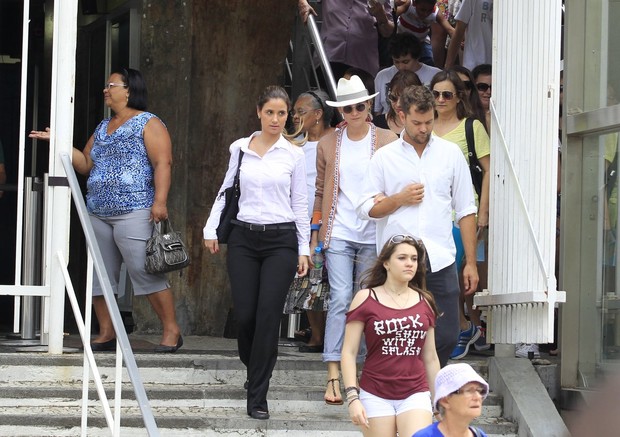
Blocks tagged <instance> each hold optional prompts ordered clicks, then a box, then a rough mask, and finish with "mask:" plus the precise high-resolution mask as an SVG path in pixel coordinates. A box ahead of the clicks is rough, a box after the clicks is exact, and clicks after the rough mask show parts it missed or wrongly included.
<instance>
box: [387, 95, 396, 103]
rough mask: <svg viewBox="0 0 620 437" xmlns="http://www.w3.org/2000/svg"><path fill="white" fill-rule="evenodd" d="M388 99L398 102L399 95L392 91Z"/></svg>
mask: <svg viewBox="0 0 620 437" xmlns="http://www.w3.org/2000/svg"><path fill="white" fill-rule="evenodd" d="M388 99H390V101H392V102H394V103H396V102H398V96H397V95H395V94H392V93H390V94H388Z"/></svg>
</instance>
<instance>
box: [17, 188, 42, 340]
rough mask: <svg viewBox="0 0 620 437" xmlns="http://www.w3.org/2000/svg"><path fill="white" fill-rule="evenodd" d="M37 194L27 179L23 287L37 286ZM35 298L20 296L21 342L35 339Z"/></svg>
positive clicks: (25, 190)
mask: <svg viewBox="0 0 620 437" xmlns="http://www.w3.org/2000/svg"><path fill="white" fill-rule="evenodd" d="M37 194H38V193H36V192H35V191H34V190H33V178H32V177H27V178H26V180H25V184H24V197H25V198H26V200H25V202H24V204H25V205H26V210H25V216H24V241H23V245H24V253H23V258H24V261H23V266H24V269H23V277H22V283H23V285H37V284H35V282H36V264H37V263H36V261H35V259H36V257H37V256H38V255H37V252H36V234H37V232H36V227H37V225H38V223H37V221H38V220H37V217H38V215H39V208H38V196H37ZM36 299H37V298H36V297H35V296H22V308H21V310H22V312H21V329H20V333H21V338H22V340H34V339H35V336H36V334H35V321H36V317H35V313H36Z"/></svg>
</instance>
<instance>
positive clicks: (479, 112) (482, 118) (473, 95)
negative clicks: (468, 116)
mask: <svg viewBox="0 0 620 437" xmlns="http://www.w3.org/2000/svg"><path fill="white" fill-rule="evenodd" d="M449 70H452V71H456V72H457V74H458V73H461V74H464V75H465V76H467V78H468V80H469V86H466V87H465V88H466V89H467V90H469V106H471V111H472V113H473V117H474V118H475V119H476V120H478V121H479V122H480V123H482V125H483V126H484V129H485V130H486V131H487V133H488V132H489V128H488V126H487V117H486V113H485V110H484V107H483V106H482V102H481V101H480V94H479V93H478V88H476V81H475V80H474V75H473V74H472V72H471V71H470V70H469V69H468V68H466V67H463V66H462V65H454V66H452V67H451V68H449Z"/></svg>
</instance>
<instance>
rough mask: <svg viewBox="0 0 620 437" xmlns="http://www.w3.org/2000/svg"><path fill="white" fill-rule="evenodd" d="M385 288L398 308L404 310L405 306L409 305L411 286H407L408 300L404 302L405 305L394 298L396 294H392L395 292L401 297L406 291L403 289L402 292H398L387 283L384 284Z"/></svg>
mask: <svg viewBox="0 0 620 437" xmlns="http://www.w3.org/2000/svg"><path fill="white" fill-rule="evenodd" d="M383 288H384V289H385V291H387V294H388V296H390V299H392V301H393V302H394V303H395V304H396V306H397V307H398V308H400V309H401V310H402V309H403V308H406V307H407V305H408V304H409V294H410V293H409V287H407V291H406V292H407V300H406V301H405V304H404V305H400V304H399V303H398V302H397V301H396V299H394V296H392V294H394V295H396V296H398V297H400V296H401V295H402V294H404V293H405V292H404V291H403V292H402V293H400V294H398V293H397V292H395V291H394V290H392V289H391V288H388V286H387V285H386V284H383Z"/></svg>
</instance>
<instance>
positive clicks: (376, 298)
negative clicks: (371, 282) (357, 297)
mask: <svg viewBox="0 0 620 437" xmlns="http://www.w3.org/2000/svg"><path fill="white" fill-rule="evenodd" d="M370 293H372V295H373V296H374V297H375V300H376V301H377V302H379V298H378V297H377V292H376V291H375V290H374V289H372V288H371V289H370V290H368V295H369V296H370Z"/></svg>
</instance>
